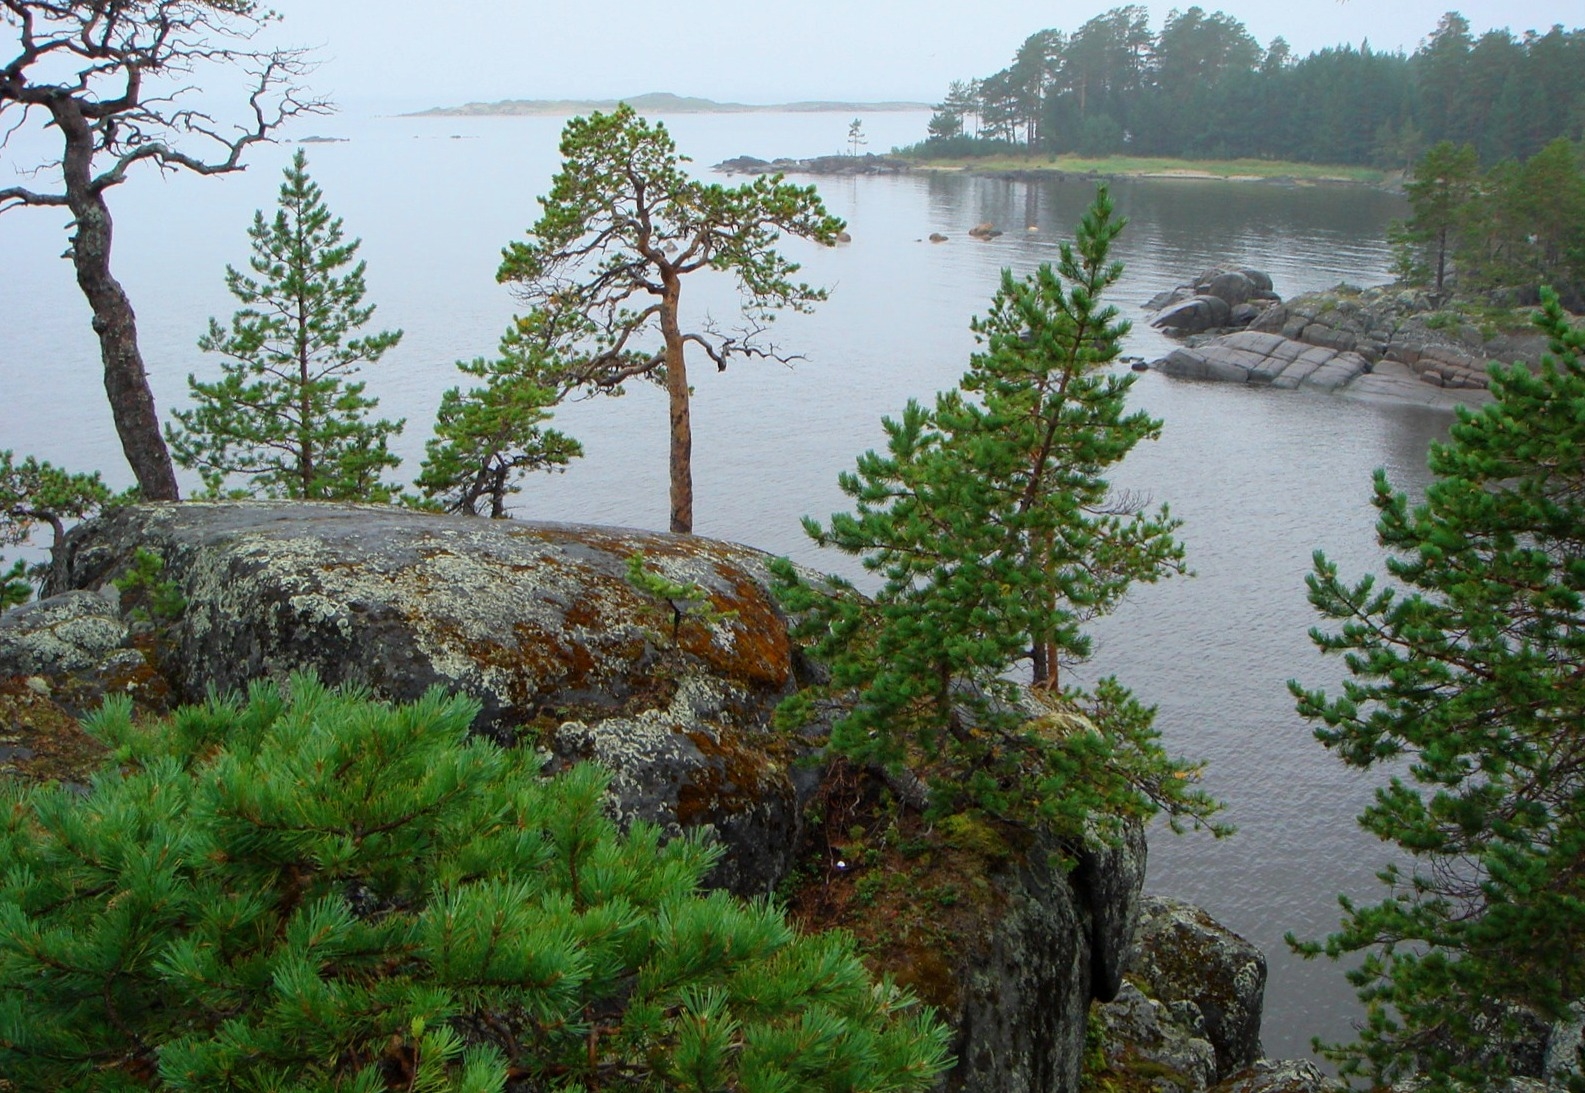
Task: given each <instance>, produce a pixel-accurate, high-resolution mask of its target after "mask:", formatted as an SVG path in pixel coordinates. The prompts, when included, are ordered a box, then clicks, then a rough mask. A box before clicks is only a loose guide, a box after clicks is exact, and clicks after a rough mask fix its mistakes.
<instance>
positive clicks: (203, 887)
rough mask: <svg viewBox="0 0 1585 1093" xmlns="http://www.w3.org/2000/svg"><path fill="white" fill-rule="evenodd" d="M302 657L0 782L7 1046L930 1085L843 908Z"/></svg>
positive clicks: (141, 1060) (742, 1084)
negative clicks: (326, 674) (96, 759)
mask: <svg viewBox="0 0 1585 1093" xmlns="http://www.w3.org/2000/svg"><path fill="white" fill-rule="evenodd" d="M474 713H475V710H474V708H473V706H472V705H471V704H470V703H469V702H467V701H466V700H463V699H460V698H448V697H446V696H444V695H442V694H440V693H438V692H432V693H430V694H429V695H427V696H426V697H425V698H423V699H421V700H420V701H418V702H415V703H413V704H411V705H405V706H396V707H393V706H387V705H384V704H380V703H376V702H372V701H369V700H368V699H366V698H365V697H362V696H360V695H358V694H355V693H353V694H349V693H340V692H335V691H331V690H329V689H327V688H325V687H323V686H321V685H320V684H318V683H317V682H315V681H313V680H311V679H305V678H299V679H296V680H294V681H293V682H292V684H291V685H290V687H289V688H287V689H286V690H285V691H284V692H282V691H281V690H278V689H277V688H275V687H273V686H268V685H263V684H260V685H257V686H255V687H254V688H252V689H251V690H250V692H249V693H248V695H247V698H246V700H245V701H243V700H237V701H229V702H223V701H212V702H210V703H208V704H207V705H205V706H202V707H192V708H188V709H184V710H182V711H180V712H178V713H177V714H175V715H174V716H173V717H172V718H171V719H169V720H168V721H165V722H162V723H159V724H155V725H151V726H147V727H140V726H134V725H133V724H132V723H131V720H130V716H129V710H128V708H127V707H126V706H125V705H120V706H116V705H112V706H109V707H108V708H107V709H106V710H105V711H104V712H103V713H101V714H100V715H99V716H98V717H97V718H96V719H94V721H93V722H92V724H91V726H90V727H91V729H92V731H93V732H95V733H96V734H97V735H99V736H100V737H101V738H103V739H104V740H106V742H107V743H109V744H110V745H111V746H112V748H113V749H114V755H115V758H114V765H112V766H110V767H108V768H107V769H106V770H104V771H103V772H102V773H101V774H100V775H99V776H98V778H97V779H96V780H95V782H94V784H93V785H92V787H91V788H90V789H89V790H88V792H87V793H86V794H82V793H78V792H74V791H72V790H71V789H68V788H62V787H47V788H26V787H22V786H19V785H14V784H13V785H7V786H4V787H0V817H3V819H0V825H3V826H0V1074H4V1075H5V1076H6V1077H7V1078H8V1079H9V1080H10V1081H11V1082H12V1083H14V1084H15V1087H16V1088H19V1089H50V1090H94V1091H116V1090H132V1089H138V1090H147V1089H150V1088H153V1089H160V1090H217V1089H236V1090H271V1091H283V1093H284V1091H296V1090H303V1091H307V1090H346V1091H359V1093H372V1091H376V1090H385V1089H403V1090H456V1091H468V1093H484V1091H494V1090H507V1089H536V1090H538V1089H569V1090H571V1089H596V1088H599V1089H634V1090H637V1089H644V1090H651V1089H654V1090H663V1089H676V1090H701V1091H702V1090H720V1089H726V1088H731V1089H741V1090H758V1091H765V1093H771V1091H783V1090H794V1089H799V1090H804V1089H808V1090H857V1089H863V1090H877V1091H882V1090H898V1091H903V1090H914V1089H923V1088H925V1087H927V1086H928V1085H929V1084H930V1083H931V1082H932V1080H933V1079H934V1078H935V1076H936V1075H937V1074H938V1073H939V1072H940V1071H941V1069H942V1068H943V1066H944V1065H945V1063H946V1061H947V1060H946V1049H945V1031H944V1029H943V1028H942V1026H941V1025H939V1024H938V1023H937V1022H936V1021H935V1020H934V1019H933V1017H932V1015H931V1014H930V1013H928V1012H927V1011H923V1010H922V1009H920V1008H919V1007H918V1006H917V1005H916V1004H915V1003H914V1001H913V999H912V998H911V997H910V996H909V995H907V994H906V993H905V992H903V991H900V990H898V989H896V988H894V987H893V986H891V985H890V984H887V983H875V982H872V981H871V979H870V977H869V976H868V975H867V973H866V972H865V971H864V969H863V967H862V966H861V964H860V963H859V961H858V959H857V958H856V957H855V956H854V954H853V951H852V947H851V943H850V941H849V940H848V939H847V938H845V937H844V936H842V935H821V936H799V935H797V934H796V933H795V932H794V931H793V929H792V928H791V927H789V926H788V925H787V923H786V922H785V921H784V919H783V916H782V915H781V913H780V912H779V911H778V910H777V909H775V908H773V907H771V906H768V905H764V904H744V903H742V902H740V901H738V900H735V899H733V898H731V897H729V896H727V895H725V894H723V893H719V892H717V893H711V894H701V893H700V892H699V891H698V885H699V881H700V878H701V877H702V876H703V874H704V872H705V871H706V870H707V869H708V868H709V866H710V864H711V863H712V861H713V860H714V856H715V855H714V852H713V851H712V850H711V849H710V848H708V847H706V846H703V845H701V844H699V843H698V842H695V841H691V840H687V839H679V840H673V841H671V842H668V843H665V844H662V843H661V840H660V838H659V836H658V833H657V831H656V830H655V829H654V828H652V827H646V826H643V825H635V826H634V827H633V829H632V830H631V831H629V832H628V833H627V834H625V835H623V834H619V833H618V832H617V831H616V829H615V827H614V826H613V824H612V823H611V822H610V820H608V819H607V818H606V816H605V814H604V812H603V807H602V806H603V792H604V789H605V786H606V776H605V775H604V774H603V773H602V772H600V771H599V770H598V769H596V768H593V767H588V766H585V767H579V768H576V769H574V770H572V771H571V772H569V773H567V774H565V775H562V776H559V777H554V778H545V777H542V776H541V775H540V772H539V766H540V762H541V760H540V759H539V758H538V757H536V756H535V755H534V754H533V753H531V752H529V751H527V750H524V749H520V750H517V751H506V750H502V749H501V748H498V747H497V746H495V745H493V744H491V743H488V742H484V741H480V740H474V739H469V737H468V725H469V723H470V721H471V719H472V717H473V715H474Z"/></svg>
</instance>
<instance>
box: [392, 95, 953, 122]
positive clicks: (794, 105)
mask: <svg viewBox="0 0 1585 1093" xmlns="http://www.w3.org/2000/svg"><path fill="white" fill-rule="evenodd" d="M624 102H625V103H627V104H628V105H629V106H631V107H632V108H633V109H634V110H636V111H638V112H639V113H640V114H769V113H776V114H789V113H793V114H838V113H840V114H854V113H857V114H863V113H870V114H875V113H882V112H890V111H903V110H930V109H932V107H931V105H930V104H929V103H925V102H827V101H824V100H815V101H810V102H784V103H776V104H771V105H764V106H756V105H754V104H751V103H742V102H716V101H715V100H714V99H701V98H697V97H694V96H691V95H673V94H671V93H670V92H669V91H652V92H650V93H649V94H647V95H633V96H631V97H629V98H625V99H502V100H501V101H500V102H470V103H467V104H466V105H464V106H435V107H431V108H430V109H428V110H418V111H415V112H413V113H411V114H404V115H402V116H403V117H408V118H424V117H446V118H455V117H478V116H483V115H493V114H531V115H540V116H549V117H561V116H570V115H573V114H587V113H589V112H590V111H593V110H614V109H616V107H617V104H618V103H624Z"/></svg>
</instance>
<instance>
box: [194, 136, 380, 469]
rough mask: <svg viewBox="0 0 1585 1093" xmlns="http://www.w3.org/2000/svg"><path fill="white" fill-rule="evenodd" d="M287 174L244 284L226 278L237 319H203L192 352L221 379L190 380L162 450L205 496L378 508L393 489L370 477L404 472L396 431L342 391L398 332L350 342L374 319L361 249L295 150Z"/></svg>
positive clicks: (257, 225) (359, 387) (357, 396)
mask: <svg viewBox="0 0 1585 1093" xmlns="http://www.w3.org/2000/svg"><path fill="white" fill-rule="evenodd" d="M285 174H286V180H285V181H284V182H283V183H282V184H281V189H280V200H279V208H278V209H277V210H276V213H275V217H274V219H273V220H269V221H266V220H265V219H264V213H263V212H262V211H261V212H256V213H254V215H253V226H252V227H251V228H249V229H248V238H250V239H251V240H252V241H253V254H252V257H250V258H249V259H248V266H249V268H250V269H251V270H252V271H253V272H252V275H251V276H250V275H249V274H246V273H243V272H241V271H240V270H237V269H236V268H234V267H231V266H227V267H226V288H227V289H229V290H230V292H231V294H232V295H233V296H235V297H236V298H237V300H238V301H239V302H241V303H242V304H243V307H242V308H241V309H240V310H239V311H237V312H236V313H235V314H234V315H233V316H232V317H231V325H230V326H229V328H228V327H223V326H221V325H220V323H219V322H218V321H216V320H215V319H210V320H209V332H208V333H207V334H205V335H204V336H203V337H202V338H200V339H199V341H198V345H199V348H200V349H203V350H204V351H205V352H210V353H219V354H221V355H222V356H223V357H225V358H226V359H225V360H224V361H222V363H221V366H220V367H221V371H222V376H221V378H220V379H219V380H217V381H215V382H213V383H209V382H204V381H201V380H199V379H197V378H196V377H194V376H189V377H188V379H187V383H188V387H189V388H190V390H191V392H192V397H193V401H194V403H195V406H194V407H193V408H192V409H191V410H185V411H177V413H176V418H177V420H178V421H180V422H181V428H180V429H170V428H167V430H166V439H167V440H168V441H169V442H170V445H171V449H172V451H173V452H174V454H175V458H176V461H177V462H178V463H180V464H181V465H182V466H184V467H187V468H189V469H196V470H197V471H198V472H199V473H200V474H201V475H202V476H203V479H204V484H205V485H206V486H207V487H208V489H209V491H210V492H211V493H220V492H222V491H223V490H224V489H225V488H226V486H227V483H228V482H231V481H235V480H237V479H240V480H241V483H242V485H241V492H243V493H246V494H254V495H262V496H264V497H278V498H282V497H284V498H295V499H300V500H375V501H386V500H389V499H390V498H391V496H392V494H393V493H394V491H395V487H394V486H392V485H390V484H389V483H386V482H383V481H381V477H380V476H381V474H382V473H383V472H384V471H385V470H386V469H388V468H390V467H394V466H396V465H397V463H399V462H400V460H399V459H398V458H397V457H396V456H395V455H393V454H392V453H391V451H390V449H389V447H388V446H387V445H388V442H389V440H390V438H391V437H393V436H395V435H396V434H398V433H400V432H401V430H402V424H403V423H402V422H400V421H394V422H393V421H387V420H385V419H383V418H382V419H379V420H370V418H369V413H370V411H372V410H373V409H374V408H375V406H376V405H377V404H378V401H379V400H377V399H373V398H370V397H368V396H366V395H365V394H364V393H363V391H364V384H363V383H362V382H361V381H354V380H352V379H351V377H352V376H354V375H355V374H356V373H357V372H358V369H359V366H360V365H362V364H365V363H367V364H373V363H375V362H376V361H378V360H379V359H380V357H381V356H383V355H384V354H385V352H386V351H387V350H389V349H390V348H391V347H392V346H394V345H396V344H397V342H398V341H400V340H401V337H402V332H401V331H399V330H384V331H380V332H379V333H375V334H367V335H361V336H354V334H355V332H356V331H358V330H360V329H361V328H362V327H363V326H364V325H365V324H367V323H368V321H369V319H370V318H371V317H372V316H373V315H374V305H372V304H368V305H365V304H364V303H363V297H364V295H365V292H366V291H367V290H366V287H365V284H364V263H363V262H361V261H359V262H357V264H356V265H353V264H352V263H353V259H354V258H355V256H356V255H357V251H358V245H359V243H360V242H361V241H360V240H357V239H354V240H352V241H350V242H347V241H345V233H344V231H343V229H342V222H341V218H340V217H332V216H331V214H330V210H329V209H328V208H326V207H325V202H324V194H323V193H322V192H321V190H320V188H319V186H318V185H317V184H315V183H314V181H313V180H312V179H310V178H309V177H308V160H307V157H306V156H305V155H304V154H303V152H302V150H301V149H299V150H298V151H297V154H296V155H294V156H293V157H292V163H291V166H290V167H288V168H286V172H285ZM349 266H350V267H351V268H348V267H349Z"/></svg>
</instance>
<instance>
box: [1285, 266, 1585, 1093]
mask: <svg viewBox="0 0 1585 1093" xmlns="http://www.w3.org/2000/svg"><path fill="white" fill-rule="evenodd" d="M1542 325H1543V327H1544V329H1545V330H1546V331H1547V333H1548V334H1549V335H1550V336H1551V338H1552V353H1553V355H1552V356H1551V358H1550V359H1549V360H1548V361H1547V362H1546V363H1545V364H1544V366H1543V367H1542V369H1541V371H1540V372H1539V374H1532V373H1531V372H1530V371H1529V370H1528V369H1526V368H1524V367H1522V366H1514V367H1502V366H1498V365H1493V367H1492V369H1491V388H1492V391H1493V393H1494V394H1495V395H1496V401H1495V402H1494V403H1493V404H1491V405H1489V406H1487V407H1486V408H1484V409H1483V410H1481V411H1479V412H1471V411H1461V412H1460V413H1459V418H1458V421H1457V423H1456V424H1455V425H1454V426H1453V430H1452V439H1451V441H1449V442H1448V443H1445V444H1437V445H1433V447H1432V451H1431V469H1432V471H1433V473H1434V475H1435V481H1434V482H1433V483H1432V485H1431V486H1430V487H1429V488H1428V489H1427V491H1426V497H1425V501H1424V503H1422V504H1418V505H1411V504H1410V501H1409V499H1408V497H1406V496H1405V495H1404V494H1403V493H1399V492H1394V491H1393V489H1392V488H1391V485H1390V484H1389V482H1388V480H1387V477H1386V474H1385V473H1384V472H1382V471H1377V472H1376V481H1375V496H1374V503H1375V505H1376V507H1377V509H1378V510H1379V511H1380V513H1381V515H1380V519H1379V521H1378V523H1377V534H1378V536H1379V538H1380V540H1381V543H1382V545H1383V546H1385V547H1386V548H1387V549H1388V550H1389V551H1390V552H1391V555H1390V557H1389V558H1388V561H1387V563H1386V568H1387V573H1388V575H1389V576H1390V577H1391V578H1392V579H1393V580H1394V581H1396V582H1397V583H1398V585H1399V587H1396V588H1393V587H1386V588H1378V586H1377V583H1376V581H1375V579H1374V578H1373V577H1371V576H1366V577H1364V578H1362V579H1361V580H1360V581H1359V582H1358V583H1357V584H1350V583H1347V582H1345V581H1343V580H1342V579H1341V578H1340V577H1339V575H1338V571H1337V567H1336V565H1335V564H1333V563H1332V562H1330V561H1328V560H1327V558H1326V557H1325V556H1324V555H1322V554H1319V553H1318V554H1317V555H1316V560H1315V572H1314V574H1313V575H1312V576H1311V577H1310V578H1309V587H1310V601H1311V602H1312V603H1313V604H1314V605H1315V607H1316V609H1317V610H1318V611H1320V613H1321V614H1322V615H1323V616H1324V617H1325V618H1326V619H1327V620H1328V621H1329V623H1331V624H1333V625H1334V626H1335V629H1330V630H1319V629H1318V630H1315V631H1313V632H1312V634H1313V637H1314V639H1315V641H1316V643H1317V645H1319V646H1320V648H1321V649H1322V650H1323V651H1325V652H1327V653H1332V654H1337V655H1340V656H1341V657H1342V658H1343V661H1344V663H1345V664H1346V665H1347V667H1348V670H1349V675H1350V678H1349V679H1347V680H1345V682H1344V683H1343V686H1342V691H1341V694H1338V695H1328V694H1326V693H1324V692H1322V691H1319V690H1306V689H1304V688H1303V687H1301V686H1300V685H1298V684H1297V683H1294V684H1290V687H1291V688H1292V690H1293V692H1294V695H1295V696H1296V698H1297V700H1298V707H1299V711H1300V712H1301V713H1302V714H1303V715H1304V716H1306V717H1308V718H1311V719H1313V720H1315V721H1316V722H1318V727H1317V728H1316V737H1317V738H1318V739H1319V740H1320V741H1321V743H1323V744H1324V745H1325V746H1326V747H1328V748H1330V749H1331V750H1332V751H1334V752H1335V753H1336V754H1337V756H1338V758H1340V759H1342V760H1343V761H1344V762H1345V763H1347V764H1349V765H1350V766H1353V767H1359V768H1362V769H1369V768H1372V767H1375V766H1376V765H1377V764H1381V763H1386V764H1388V765H1389V767H1390V769H1391V772H1392V777H1391V778H1390V780H1389V781H1388V783H1387V785H1386V787H1385V788H1382V789H1379V790H1378V791H1377V793H1376V800H1375V803H1374V804H1372V805H1371V806H1370V807H1369V808H1367V809H1366V810H1365V812H1364V813H1363V814H1362V815H1361V816H1360V823H1361V825H1362V826H1363V827H1364V828H1365V829H1366V830H1368V831H1370V832H1372V833H1373V834H1375V835H1376V836H1378V837H1379V838H1381V839H1382V840H1384V841H1390V842H1392V843H1395V844H1396V845H1397V847H1398V848H1399V849H1400V850H1401V851H1402V853H1403V855H1404V861H1403V864H1402V865H1391V866H1389V867H1387V868H1386V869H1385V870H1383V872H1382V873H1381V874H1380V876H1381V880H1382V882H1383V884H1385V885H1386V886H1387V895H1386V897H1385V898H1384V899H1383V900H1382V901H1381V902H1380V903H1377V904H1374V905H1370V906H1366V905H1361V904H1357V903H1355V902H1353V901H1351V900H1349V899H1347V898H1343V899H1342V901H1341V902H1342V905H1343V911H1344V918H1343V921H1342V928H1341V929H1340V930H1339V932H1337V933H1335V934H1333V935H1331V936H1330V937H1329V938H1327V939H1326V941H1325V942H1324V943H1308V944H1304V945H1300V946H1299V947H1300V949H1301V951H1303V952H1305V953H1306V954H1308V955H1315V954H1318V953H1320V952H1325V953H1326V954H1327V955H1329V956H1332V957H1334V958H1336V957H1341V956H1344V955H1346V954H1354V953H1363V954H1365V955H1364V959H1363V963H1361V964H1360V966H1359V967H1358V968H1357V969H1355V970H1353V971H1351V972H1349V973H1348V976H1349V979H1350V981H1351V982H1353V983H1354V985H1355V986H1356V987H1357V988H1358V990H1359V995H1360V998H1361V999H1362V1000H1363V1001H1364V1002H1365V1004H1366V1009H1367V1017H1368V1019H1367V1022H1366V1024H1365V1025H1364V1026H1363V1027H1362V1029H1361V1030H1360V1034H1359V1039H1358V1041H1357V1042H1355V1043H1351V1044H1334V1045H1329V1046H1327V1047H1326V1051H1327V1053H1328V1054H1329V1055H1330V1056H1331V1057H1332V1058H1334V1059H1336V1060H1337V1061H1339V1062H1340V1063H1341V1064H1342V1066H1341V1069H1342V1070H1343V1072H1344V1073H1345V1074H1368V1075H1369V1076H1370V1077H1371V1079H1372V1080H1373V1081H1374V1082H1376V1083H1378V1084H1380V1083H1386V1082H1391V1081H1393V1080H1395V1079H1397V1078H1399V1077H1402V1076H1404V1075H1406V1074H1408V1073H1411V1072H1414V1071H1419V1073H1420V1075H1421V1080H1422V1081H1423V1083H1424V1084H1423V1086H1422V1088H1425V1089H1428V1090H1442V1089H1451V1088H1486V1087H1488V1086H1490V1085H1491V1084H1492V1083H1495V1082H1497V1081H1499V1080H1500V1079H1501V1078H1502V1077H1503V1076H1504V1073H1505V1071H1506V1067H1507V1063H1508V1060H1507V1058H1506V1057H1505V1056H1504V1054H1503V1053H1502V1052H1500V1051H1498V1052H1490V1051H1486V1052H1483V1051H1481V1050H1480V1049H1481V1048H1482V1047H1483V1046H1484V1044H1485V1042H1486V1041H1487V1040H1488V1039H1489V1038H1490V1037H1492V1036H1493V1035H1494V1034H1496V1033H1499V1032H1500V1031H1502V1030H1503V1029H1504V1028H1505V1026H1509V1025H1510V1023H1511V1022H1512V1021H1513V1020H1514V1017H1515V1015H1516V1013H1517V1012H1518V1011H1517V1010H1516V1009H1515V1007H1521V1008H1524V1009H1529V1010H1532V1011H1538V1012H1539V1013H1541V1014H1542V1015H1544V1016H1546V1017H1548V1018H1556V1017H1558V1016H1559V1015H1561V1013H1562V1012H1563V1010H1564V1009H1565V1008H1566V1007H1567V1006H1568V1004H1569V1003H1570V1002H1572V1001H1575V1000H1577V999H1579V998H1581V997H1582V996H1585V869H1582V867H1581V863H1582V862H1585V672H1582V670H1581V665H1582V664H1585V414H1582V413H1581V407H1582V406H1585V332H1582V331H1581V330H1579V329H1573V330H1571V329H1570V328H1569V326H1568V324H1567V322H1566V320H1565V317H1564V314H1563V312H1562V310H1561V309H1560V308H1559V306H1558V304H1557V299H1556V297H1555V296H1553V295H1551V294H1550V293H1549V294H1548V295H1547V300H1546V310H1545V315H1544V317H1543V319H1542Z"/></svg>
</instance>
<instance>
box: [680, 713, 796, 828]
mask: <svg viewBox="0 0 1585 1093" xmlns="http://www.w3.org/2000/svg"><path fill="white" fill-rule="evenodd" d="M686 735H687V737H688V739H689V740H692V741H693V744H694V747H696V748H698V749H699V751H700V752H701V753H702V754H703V755H704V756H705V757H706V758H707V759H709V760H710V764H709V766H707V767H704V768H701V769H700V770H699V772H698V773H697V774H696V775H695V776H694V777H693V779H692V780H691V781H689V782H687V783H685V784H684V785H682V786H680V787H679V788H678V791H677V822H678V823H680V824H682V826H684V827H694V826H697V825H700V824H707V823H716V822H718V821H720V820H721V819H723V818H725V817H728V816H734V815H741V814H742V813H745V812H748V811H749V810H751V809H752V808H753V807H754V806H755V805H756V804H758V803H759V802H761V801H764V800H765V799H766V798H768V797H770V796H772V795H773V794H776V793H778V792H782V791H783V790H784V789H785V788H786V785H787V783H786V780H785V778H784V777H783V772H784V771H785V769H786V768H785V766H784V763H783V760H782V759H781V758H779V757H778V756H777V755H776V754H775V751H774V750H773V749H779V748H781V747H784V746H785V745H784V742H783V740H782V739H781V738H779V737H771V736H764V735H761V734H754V736H753V738H752V739H745V738H743V737H736V738H733V737H717V736H715V735H712V734H710V733H707V732H690V733H687V734H686Z"/></svg>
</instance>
